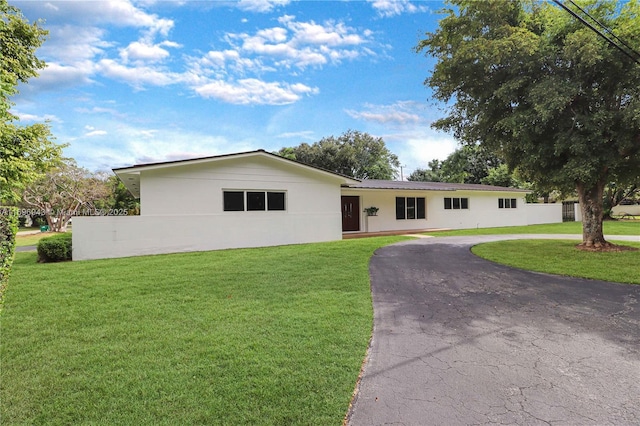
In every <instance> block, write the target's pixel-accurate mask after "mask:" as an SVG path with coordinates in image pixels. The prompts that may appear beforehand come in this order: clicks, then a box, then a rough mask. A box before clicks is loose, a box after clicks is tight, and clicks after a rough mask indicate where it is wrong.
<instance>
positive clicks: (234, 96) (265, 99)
mask: <svg viewBox="0 0 640 426" xmlns="http://www.w3.org/2000/svg"><path fill="white" fill-rule="evenodd" d="M195 91H196V92H197V93H198V94H199V95H200V96H202V97H204V98H214V99H218V100H220V101H223V102H227V103H231V104H241V105H246V104H261V105H264V104H266V105H285V104H290V103H293V102H296V101H298V100H299V99H300V98H301V97H302V96H303V95H308V94H316V93H318V89H317V88H312V87H309V86H306V85H304V84H292V85H290V84H287V83H277V82H276V83H268V82H264V81H261V80H257V79H253V78H249V79H243V80H238V81H237V82H226V81H219V80H218V81H211V82H209V83H207V84H204V85H201V86H199V87H196V88H195Z"/></svg>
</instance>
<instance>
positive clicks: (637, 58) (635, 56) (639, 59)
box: [553, 0, 640, 65]
mask: <svg viewBox="0 0 640 426" xmlns="http://www.w3.org/2000/svg"><path fill="white" fill-rule="evenodd" d="M553 2H554V3H555V4H557V5H558V6H560V7H561V8H563V9H564V10H566V11H567V12H569V13H570V14H571V15H572V16H573V17H574V18H576V19H577V20H579V21H580V22H581V23H582V24H584V25H585V26H587V27H588V28H589V29H590V30H592V31H593V32H595V33H596V34H597V35H599V36H600V37H602V38H603V39H604V40H606V41H607V43H609V44H610V45H611V46H613V47H615V48H616V49H618V50H619V51H620V52H622V53H623V54H624V55H625V56H627V57H628V58H629V59H631V60H632V61H634V62H635V63H637V64H638V65H640V53H638V52H636V51H635V50H634V49H633V48H631V47H630V46H629V45H628V44H627V43H625V42H624V41H622V40H621V39H620V38H619V37H617V36H616V35H615V34H613V32H612V31H611V30H610V29H609V28H607V27H606V26H605V25H603V24H602V23H600V22H599V21H598V20H597V19H595V18H593V17H592V16H591V15H590V14H589V13H587V12H586V11H585V10H583V9H582V8H581V7H579V6H578V5H576V4H575V3H574V2H573V1H572V0H569V2H570V3H571V4H572V5H574V6H575V7H576V8H578V9H579V10H580V11H581V12H583V13H585V14H586V15H587V16H589V18H591V19H592V20H593V21H594V22H596V23H597V24H598V25H599V26H601V27H602V28H603V29H604V30H605V31H607V32H608V33H609V34H611V35H612V37H614V38H615V39H616V40H617V41H619V42H620V43H622V44H623V45H624V47H623V46H621V45H620V44H618V42H617V41H616V40H613V39H611V38H610V37H609V36H607V35H606V34H604V33H603V32H602V31H600V30H599V29H598V28H596V27H594V26H593V25H592V24H591V23H590V22H588V21H587V20H586V19H584V18H583V17H582V16H580V15H578V14H577V13H576V12H575V11H573V10H572V9H571V8H569V7H567V5H565V4H564V3H563V2H562V1H560V0H553ZM625 47H626V49H625Z"/></svg>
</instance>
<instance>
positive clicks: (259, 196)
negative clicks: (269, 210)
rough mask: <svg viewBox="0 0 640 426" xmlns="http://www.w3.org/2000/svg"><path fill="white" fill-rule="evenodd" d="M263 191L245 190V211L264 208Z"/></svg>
mask: <svg viewBox="0 0 640 426" xmlns="http://www.w3.org/2000/svg"><path fill="white" fill-rule="evenodd" d="M264 207H265V205H264V192H247V211H258V210H264V209H265V208H264Z"/></svg>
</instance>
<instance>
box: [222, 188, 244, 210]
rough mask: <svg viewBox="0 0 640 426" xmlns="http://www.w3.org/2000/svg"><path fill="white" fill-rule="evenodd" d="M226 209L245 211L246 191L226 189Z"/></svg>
mask: <svg viewBox="0 0 640 426" xmlns="http://www.w3.org/2000/svg"><path fill="white" fill-rule="evenodd" d="M223 204H224V211H225V212H241V211H244V192H242V191H224V203H223Z"/></svg>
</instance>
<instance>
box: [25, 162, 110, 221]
mask: <svg viewBox="0 0 640 426" xmlns="http://www.w3.org/2000/svg"><path fill="white" fill-rule="evenodd" d="M109 190H110V188H109V186H108V184H107V181H106V180H104V179H103V178H102V176H100V175H99V174H94V173H91V172H89V171H88V170H87V169H84V168H82V167H79V166H78V165H77V164H76V162H75V161H74V160H71V159H67V160H65V161H63V162H61V163H60V164H59V165H58V166H56V167H55V168H52V169H50V170H49V171H47V172H46V173H45V174H44V175H43V176H42V177H40V178H39V179H37V180H35V181H34V182H32V183H30V184H29V185H28V186H27V188H26V189H25V191H24V194H23V197H22V199H23V202H24V203H25V204H27V205H28V206H30V207H31V208H35V209H36V210H39V211H40V212H41V214H42V215H44V216H45V218H46V220H47V223H48V225H49V229H51V230H52V231H54V232H65V231H66V228H67V224H68V223H69V221H70V220H71V219H72V218H73V216H76V215H78V214H79V213H83V214H85V213H86V214H87V215H100V214H101V213H102V212H99V211H97V210H98V208H97V206H96V202H102V201H103V200H104V199H105V198H107V197H108V196H109V192H110V191H109ZM81 209H84V210H87V212H81Z"/></svg>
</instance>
